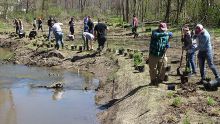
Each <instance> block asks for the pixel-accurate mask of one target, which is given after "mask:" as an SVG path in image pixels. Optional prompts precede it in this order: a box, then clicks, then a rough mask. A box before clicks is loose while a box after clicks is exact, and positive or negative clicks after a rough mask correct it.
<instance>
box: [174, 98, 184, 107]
mask: <svg viewBox="0 0 220 124" xmlns="http://www.w3.org/2000/svg"><path fill="white" fill-rule="evenodd" d="M181 104H182V101H181V98H180V97H176V98H174V99H173V103H172V106H174V107H179V106H180V105H181Z"/></svg>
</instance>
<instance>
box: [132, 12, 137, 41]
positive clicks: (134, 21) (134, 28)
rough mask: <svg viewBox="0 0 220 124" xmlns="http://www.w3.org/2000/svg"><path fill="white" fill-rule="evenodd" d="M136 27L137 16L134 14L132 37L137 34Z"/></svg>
mask: <svg viewBox="0 0 220 124" xmlns="http://www.w3.org/2000/svg"><path fill="white" fill-rule="evenodd" d="M137 28H138V18H137V17H136V16H135V15H133V20H132V33H133V34H134V38H136V37H137V36H138V33H137Z"/></svg>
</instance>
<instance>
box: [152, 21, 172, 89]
mask: <svg viewBox="0 0 220 124" xmlns="http://www.w3.org/2000/svg"><path fill="white" fill-rule="evenodd" d="M170 37H172V32H167V24H166V23H160V25H159V28H158V29H156V30H154V31H153V32H152V35H151V41H150V51H149V69H150V70H149V72H150V78H151V82H150V85H155V86H157V85H158V84H159V83H161V82H163V81H164V78H165V72H166V66H167V57H166V49H167V48H169V38H170Z"/></svg>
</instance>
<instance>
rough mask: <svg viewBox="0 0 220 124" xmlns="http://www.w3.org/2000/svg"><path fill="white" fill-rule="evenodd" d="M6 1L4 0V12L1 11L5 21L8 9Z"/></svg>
mask: <svg viewBox="0 0 220 124" xmlns="http://www.w3.org/2000/svg"><path fill="white" fill-rule="evenodd" d="M8 4H9V3H8V0H5V5H4V6H3V7H4V10H3V18H4V19H5V20H7V19H8V8H9V5H8Z"/></svg>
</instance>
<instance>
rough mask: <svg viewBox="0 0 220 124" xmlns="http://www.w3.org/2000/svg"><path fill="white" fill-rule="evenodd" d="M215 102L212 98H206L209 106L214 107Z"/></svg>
mask: <svg viewBox="0 0 220 124" xmlns="http://www.w3.org/2000/svg"><path fill="white" fill-rule="evenodd" d="M216 103H217V102H216V101H215V100H214V99H213V98H212V97H208V98H207V104H208V105H209V106H214V105H215V104H216Z"/></svg>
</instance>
